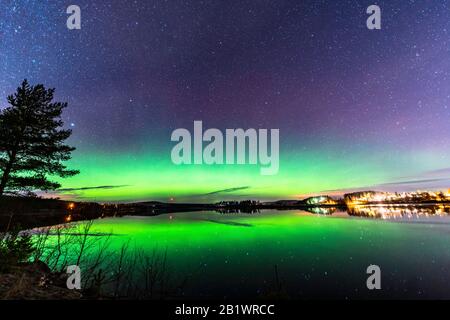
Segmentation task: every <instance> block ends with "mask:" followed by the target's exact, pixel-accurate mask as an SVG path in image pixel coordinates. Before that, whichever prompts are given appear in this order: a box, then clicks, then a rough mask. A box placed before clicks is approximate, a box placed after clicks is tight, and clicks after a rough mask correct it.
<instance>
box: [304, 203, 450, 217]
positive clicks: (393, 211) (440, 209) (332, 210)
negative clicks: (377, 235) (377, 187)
mask: <svg viewBox="0 0 450 320" xmlns="http://www.w3.org/2000/svg"><path fill="white" fill-rule="evenodd" d="M306 211H308V212H311V213H313V214H322V215H333V214H336V213H338V212H339V213H347V214H348V215H349V216H356V217H366V218H377V219H384V220H387V219H403V218H407V219H410V218H428V217H446V216H449V215H450V205H359V206H352V207H348V208H347V210H345V211H342V210H339V209H338V208H336V207H312V208H308V209H306Z"/></svg>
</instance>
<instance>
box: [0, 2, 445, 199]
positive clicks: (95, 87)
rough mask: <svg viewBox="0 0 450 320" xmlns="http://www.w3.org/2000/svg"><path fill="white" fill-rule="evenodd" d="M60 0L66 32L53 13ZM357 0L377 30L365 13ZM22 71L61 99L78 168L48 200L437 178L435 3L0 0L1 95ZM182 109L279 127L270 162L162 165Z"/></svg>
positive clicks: (440, 54) (210, 123) (440, 80)
mask: <svg viewBox="0 0 450 320" xmlns="http://www.w3.org/2000/svg"><path fill="white" fill-rule="evenodd" d="M71 4H76V5H79V6H80V8H81V16H82V28H81V30H68V29H67V27H66V19H67V17H68V14H66V8H67V7H68V6H69V5H71ZM371 4H378V5H379V6H380V7H381V10H382V29H381V30H368V29H367V27H366V19H367V18H368V16H369V15H368V14H366V8H367V7H368V6H369V5H371ZM24 78H28V79H29V81H30V82H31V83H43V84H45V85H46V86H48V87H55V88H56V90H57V92H56V93H57V99H58V100H62V101H67V102H68V103H69V107H68V108H67V109H66V111H65V115H64V120H65V123H66V126H67V127H71V128H72V129H73V135H72V137H71V138H70V141H69V142H70V144H71V145H73V146H75V147H76V148H77V150H76V151H75V152H74V153H73V159H72V160H71V161H70V167H71V168H75V169H80V170H81V174H80V175H78V176H75V177H72V178H69V179H65V180H63V181H61V183H62V185H63V190H61V191H59V192H57V193H56V195H58V196H60V197H63V198H71V199H77V200H89V201H90V200H96V201H136V200H163V201H168V200H170V199H171V198H173V201H215V200H219V199H221V200H222V199H247V198H254V199H279V198H286V199H288V198H297V197H303V196H305V195H307V194H316V193H327V194H339V193H342V192H345V191H348V190H358V189H376V190H390V191H404V190H405V191H408V190H416V189H422V190H424V189H444V190H446V189H448V188H449V187H450V179H449V177H450V108H449V105H450V1H425V0H421V1H406V0H398V1H394V0H390V1H377V2H374V1H317V0H316V1H299V0H296V1H282V0H277V1H273V0H270V1H268V0H258V1H255V0H253V1H195V0H185V1H177V0H171V1H160V0H158V1H149V0H146V1H144V0H142V1H137V0H136V1H129V0H110V1H104V0H102V1H93V0H89V1H81V0H80V1H78V0H76V1H70V2H69V1H43V0H39V1H25V0H21V1H11V0H0V96H1V100H0V106H1V107H6V105H7V102H6V96H7V95H8V94H10V93H12V92H13V91H15V88H16V87H17V86H18V85H19V83H20V82H21V81H22V79H24ZM194 120H202V121H203V126H204V127H205V128H219V129H221V130H225V129H226V128H244V129H247V128H265V129H272V128H277V129H280V170H279V173H278V175H275V176H261V175H260V171H259V169H260V167H259V166H254V165H253V166H252V165H240V166H238V165H215V166H207V165H197V166H194V165H191V166H189V165H182V166H176V165H174V164H172V162H171V158H170V152H171V149H172V147H173V146H174V144H175V143H173V142H171V141H170V135H171V132H172V131H173V130H175V129H177V128H187V129H189V130H191V131H192V130H193V121H194ZM51 195H52V196H53V195H55V193H52V194H51Z"/></svg>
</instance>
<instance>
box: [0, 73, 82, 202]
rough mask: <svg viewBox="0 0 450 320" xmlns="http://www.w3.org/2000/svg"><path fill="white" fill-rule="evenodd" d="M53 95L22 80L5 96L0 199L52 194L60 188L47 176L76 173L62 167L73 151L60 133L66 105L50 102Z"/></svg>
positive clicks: (0, 133)
mask: <svg viewBox="0 0 450 320" xmlns="http://www.w3.org/2000/svg"><path fill="white" fill-rule="evenodd" d="M54 91H55V89H46V88H45V87H44V86H43V85H42V84H38V85H35V86H31V85H30V84H29V83H28V81H27V80H26V79H25V80H24V81H23V82H22V85H21V86H20V87H19V88H17V91H16V92H15V93H14V94H13V95H10V96H8V103H9V104H10V106H9V107H7V108H6V109H4V110H2V111H0V176H1V180H0V196H1V195H3V194H6V193H10V194H18V193H23V192H26V193H28V194H33V191H35V190H44V191H47V190H55V189H57V188H59V187H60V186H61V185H60V184H59V183H57V182H53V181H50V180H49V179H48V176H59V177H62V178H65V177H69V176H73V175H76V174H78V173H79V171H78V170H69V169H67V167H66V166H65V165H64V164H63V161H66V160H69V159H70V155H71V152H72V151H73V150H75V148H73V147H70V146H68V145H66V144H64V141H65V140H66V139H67V138H68V137H69V136H70V135H71V134H72V131H71V130H66V129H62V126H63V125H64V123H63V121H62V119H61V113H62V111H63V109H64V108H66V107H67V103H61V102H52V100H53V94H54Z"/></svg>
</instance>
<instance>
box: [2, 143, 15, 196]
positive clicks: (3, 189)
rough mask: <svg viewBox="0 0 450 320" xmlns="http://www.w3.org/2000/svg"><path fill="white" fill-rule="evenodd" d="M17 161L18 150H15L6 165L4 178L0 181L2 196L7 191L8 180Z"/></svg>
mask: <svg viewBox="0 0 450 320" xmlns="http://www.w3.org/2000/svg"><path fill="white" fill-rule="evenodd" d="M15 161H16V152H13V153H12V155H11V157H10V158H9V161H8V163H7V165H6V168H5V171H3V176H2V180H1V181H0V197H1V196H2V195H3V193H4V192H5V188H6V183H7V182H8V179H9V175H10V173H11V170H12V167H13V164H14V162H15Z"/></svg>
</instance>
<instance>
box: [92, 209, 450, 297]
mask: <svg viewBox="0 0 450 320" xmlns="http://www.w3.org/2000/svg"><path fill="white" fill-rule="evenodd" d="M449 212H450V206H442V205H422V206H408V205H400V206H399V205H397V206H379V205H378V206H357V207H352V208H351V209H349V210H342V209H340V208H337V207H316V208H311V209H310V210H309V212H307V211H306V210H279V211H277V210H261V211H256V212H251V213H243V212H222V213H219V212H213V211H204V212H186V213H173V214H163V215H159V216H153V217H144V216H140V217H137V216H124V217H121V218H105V219H99V220H96V221H95V223H94V225H93V230H92V233H93V234H103V233H108V232H111V234H113V235H114V236H113V237H111V244H110V245H111V249H113V251H114V252H120V248H121V247H122V246H123V245H124V244H127V243H133V245H134V246H136V248H139V249H142V250H145V251H147V252H152V251H153V250H155V248H156V249H158V250H161V249H164V250H167V254H168V264H169V265H170V267H171V270H172V271H173V273H174V276H175V277H178V278H183V277H185V276H189V281H190V282H189V284H190V286H189V287H188V288H187V289H186V291H185V294H186V296H189V297H214V298H217V297H224V296H227V297H239V296H243V297H251V298H254V297H260V296H263V295H265V294H266V293H267V292H268V291H270V290H272V289H271V288H272V287H274V281H275V280H274V279H276V278H278V275H277V276H276V277H275V276H274V271H273V270H274V268H275V267H276V268H277V270H278V271H277V272H278V274H279V276H280V279H282V280H281V281H282V286H283V290H284V292H286V293H287V294H288V295H289V296H290V297H292V298H298V297H304V298H308V297H324V296H327V297H340V298H347V297H350V298H359V297H369V298H370V297H384V298H392V297H394V298H423V297H427V298H450V294H449V293H448V289H447V283H449V281H450V267H449V266H450V249H449V246H448V244H449V243H450V221H449V220H448V219H447V217H449V216H450V215H449ZM416 219H417V220H418V221H420V222H421V223H414V224H413V223H404V222H410V221H411V222H413V221H414V222H416ZM436 221H439V223H438V224H437V223H435V222H436ZM395 222H401V223H395ZM370 264H377V265H379V266H380V267H381V269H382V272H383V291H382V292H380V293H378V294H377V295H375V294H374V293H371V292H368V291H367V288H366V286H365V281H366V279H367V274H366V268H367V266H369V265H370Z"/></svg>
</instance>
